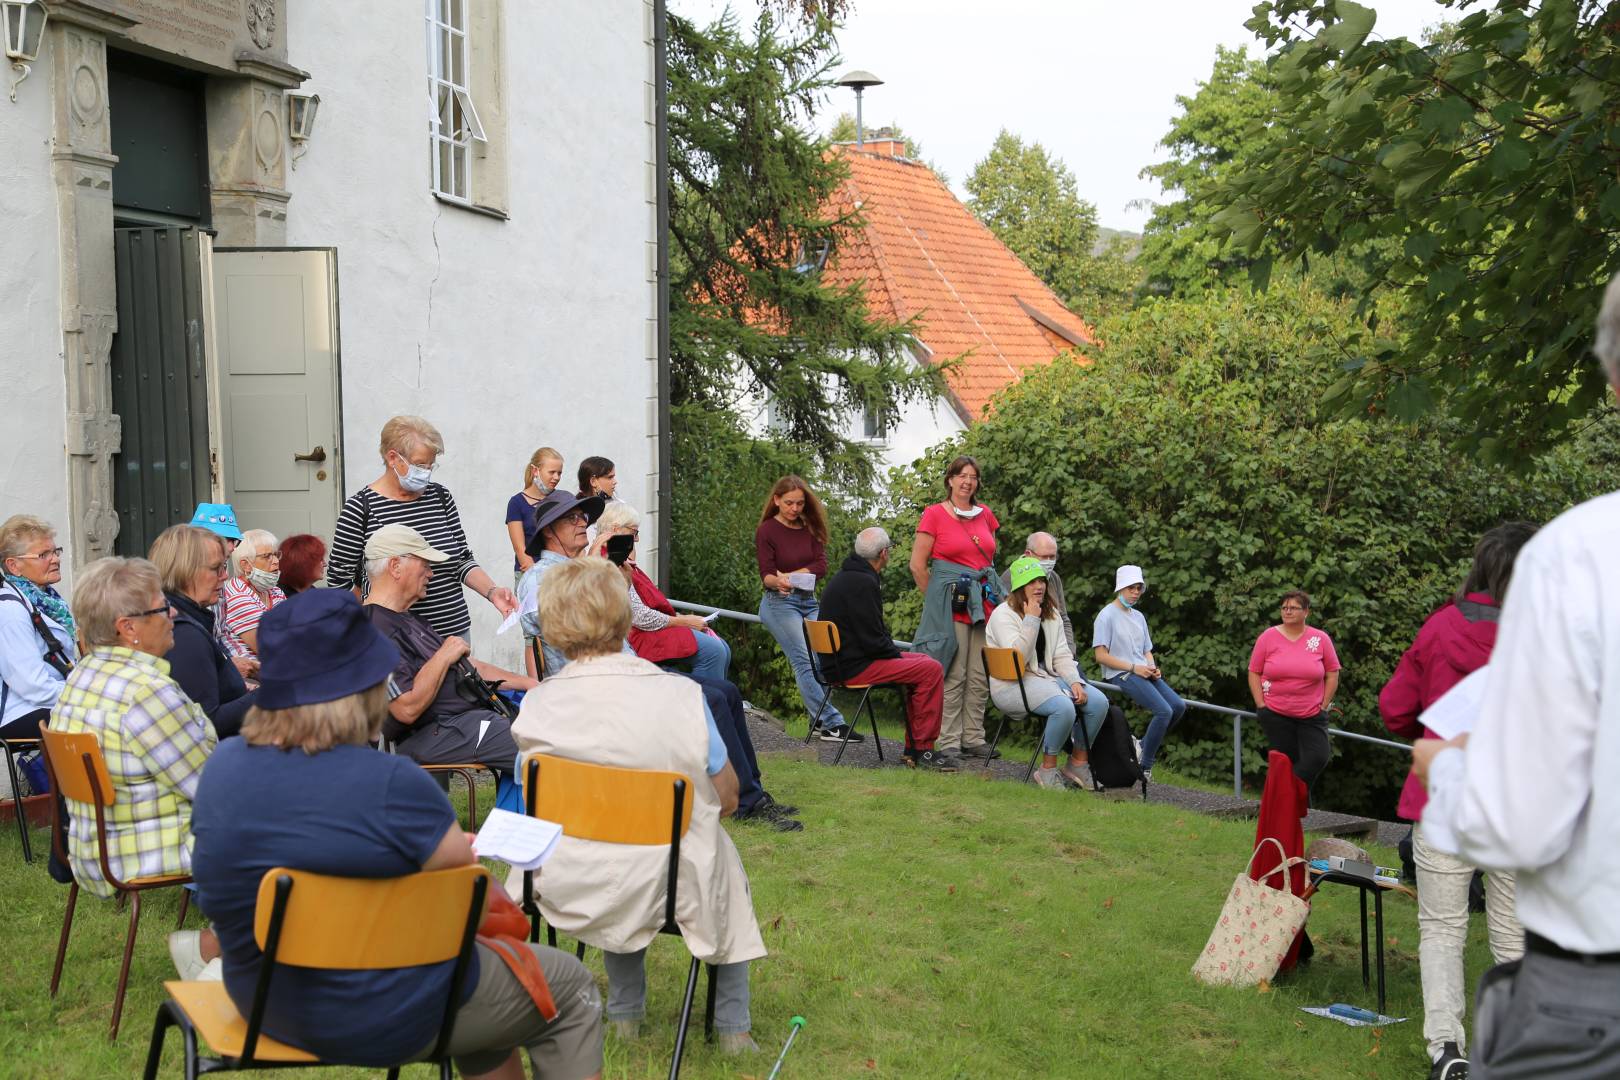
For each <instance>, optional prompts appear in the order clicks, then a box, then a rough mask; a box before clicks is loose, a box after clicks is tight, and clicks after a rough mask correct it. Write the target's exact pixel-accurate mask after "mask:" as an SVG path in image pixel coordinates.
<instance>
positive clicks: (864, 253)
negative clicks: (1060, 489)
mask: <svg viewBox="0 0 1620 1080" xmlns="http://www.w3.org/2000/svg"><path fill="white" fill-rule="evenodd" d="M900 145H901V144H897V143H893V142H890V141H888V140H875V141H874V140H869V141H868V142H867V144H866V146H865V148H864V149H862V150H857V149H856V148H855V147H854V145H852V144H838V145H836V146H834V147H833V152H834V153H836V154H838V155H840V156H841V157H842V158H843V159H844V160H845V161H846V162H847V163H848V164H849V170H850V176H849V179H848V180H846V181H845V182H844V185H843V187H842V189H841V190H840V192H839V194H838V196H837V197H836V202H837V203H838V204H839V205H837V206H836V207H834V209H837V210H839V211H840V212H844V211H847V210H848V209H851V208H854V209H858V210H859V212H860V215H861V217H862V219H863V223H862V225H861V227H860V228H859V229H854V230H850V231H849V232H848V233H847V234H846V235H845V236H844V237H842V238H841V239H840V242H839V244H838V246H837V247H836V249H835V250H834V252H833V253H832V255H831V256H830V257H829V258H828V260H827V267H826V269H825V270H824V271H823V277H824V279H825V280H826V281H827V282H828V283H830V284H836V285H843V284H848V283H850V282H864V283H865V287H866V297H867V303H868V305H869V306H870V307H871V309H872V312H873V314H875V315H879V316H883V317H886V318H890V319H894V320H895V321H901V322H903V321H904V320H906V319H909V318H911V317H913V316H916V318H917V322H918V326H919V332H918V337H919V338H920V339H921V341H922V343H923V344H924V345H926V346H927V347H928V348H929V349H930V350H932V353H933V356H932V357H931V359H932V360H933V361H934V362H936V363H938V362H943V361H945V360H950V359H953V358H960V359H959V360H958V362H957V364H956V366H955V367H954V368H952V369H950V370H948V371H947V372H946V376H945V379H946V383H947V384H948V386H949V389H950V393H951V396H952V398H954V399H955V400H954V402H953V404H954V405H955V406H956V408H957V412H958V413H960V414H961V415H962V418H963V420H964V421H966V422H971V421H972V420H974V419H976V418H977V417H978V416H979V415H980V413H981V412H982V411H983V410H984V407H985V406H986V405H987V404H989V402H990V399H991V398H992V397H994V396H995V394H996V393H997V392H998V391H1000V390H1001V389H1002V388H1003V387H1005V386H1007V385H1008V384H1009V383H1012V382H1015V381H1017V379H1018V378H1019V377H1020V376H1021V375H1022V374H1023V372H1024V370H1025V369H1027V368H1030V367H1034V366H1037V365H1040V364H1046V363H1050V362H1051V361H1052V360H1053V359H1054V358H1055V357H1057V356H1058V355H1059V354H1060V353H1063V352H1066V351H1068V350H1069V349H1072V348H1074V347H1075V346H1077V345H1080V344H1093V343H1095V341H1096V334H1095V332H1094V331H1093V330H1092V328H1091V327H1090V326H1088V325H1087V324H1086V322H1085V320H1083V319H1081V318H1080V317H1079V316H1078V315H1076V314H1075V313H1074V312H1072V311H1070V310H1069V309H1068V308H1066V307H1064V306H1063V303H1062V301H1060V300H1059V299H1058V298H1057V295H1056V294H1055V293H1053V292H1052V290H1051V289H1049V288H1047V287H1046V284H1045V283H1044V282H1042V281H1041V279H1040V278H1038V277H1036V276H1035V274H1034V272H1033V271H1032V270H1030V269H1029V267H1027V266H1025V265H1024V264H1023V263H1022V262H1020V261H1019V259H1018V256H1016V255H1014V254H1013V253H1012V251H1011V250H1010V249H1008V247H1007V245H1005V244H1003V243H1002V242H1001V241H1000V240H998V239H997V238H996V236H995V234H994V233H992V232H991V231H990V230H989V229H988V228H986V227H985V226H984V225H983V224H981V223H980V222H979V220H978V219H977V218H975V217H974V216H973V214H972V213H971V212H969V210H968V208H967V207H966V206H964V205H962V203H961V201H960V200H958V199H957V198H956V196H955V195H953V194H951V191H950V189H949V188H947V187H946V186H945V185H944V184H942V183H941V182H940V180H939V178H938V177H937V176H935V175H934V172H933V170H932V169H930V168H928V167H927V166H926V165H923V164H921V163H919V162H915V161H909V160H906V159H904V158H900V157H896V156H894V155H895V154H896V153H897V152H899V149H900Z"/></svg>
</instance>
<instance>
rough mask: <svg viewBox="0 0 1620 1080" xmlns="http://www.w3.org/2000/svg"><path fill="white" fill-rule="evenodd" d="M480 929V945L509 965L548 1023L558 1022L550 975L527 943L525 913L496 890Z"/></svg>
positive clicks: (501, 892) (500, 891) (492, 894)
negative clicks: (542, 967)
mask: <svg viewBox="0 0 1620 1080" xmlns="http://www.w3.org/2000/svg"><path fill="white" fill-rule="evenodd" d="M478 929H479V931H480V933H479V935H478V943H479V944H480V945H483V946H484V947H486V948H488V949H490V950H492V951H493V952H494V953H495V955H497V956H499V957H500V958H501V959H502V960H503V961H505V963H506V966H507V967H508V968H509V969H511V972H512V974H513V976H514V977H516V979H517V981H518V982H520V983H522V984H523V989H525V990H527V991H528V992H529V997H530V998H531V999H532V1000H533V1001H534V1005H535V1008H537V1009H539V1010H540V1016H541V1018H542V1019H544V1020H546V1021H548V1022H549V1021H552V1020H555V1019H557V1003H556V1002H555V1001H554V1000H552V997H551V987H550V986H548V985H546V973H545V971H544V970H542V969H541V967H540V959H539V957H537V956H535V955H534V950H533V949H531V948H529V945H528V942H527V941H525V940H524V936H525V935H526V934H527V933H528V929H529V927H528V920H526V919H525V918H524V917H523V910H522V909H521V908H519V907H518V906H517V905H516V904H515V903H513V902H512V898H511V897H510V896H507V895H506V893H505V892H504V891H502V890H500V889H495V890H493V891H492V892H491V893H490V899H489V911H488V912H487V913H485V915H484V921H483V922H482V923H480V924H479V925H478ZM514 931H515V932H514Z"/></svg>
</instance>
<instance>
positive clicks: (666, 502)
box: [653, 0, 674, 593]
mask: <svg viewBox="0 0 1620 1080" xmlns="http://www.w3.org/2000/svg"><path fill="white" fill-rule="evenodd" d="M653 112H654V114H655V116H654V124H655V128H654V130H655V136H654V138H655V141H656V142H657V144H658V145H657V147H656V149H655V151H654V155H653V156H654V160H655V163H656V164H655V167H656V169H657V170H658V178H657V181H656V185H655V186H656V190H657V202H658V587H659V588H660V589H662V590H663V591H664V592H666V593H667V592H668V591H669V568H670V562H671V560H672V557H673V554H674V553H673V551H672V550H671V543H670V541H671V537H672V536H673V535H674V529H673V527H672V525H673V523H672V522H671V521H670V501H671V500H670V489H671V486H672V485H671V475H670V474H671V469H672V468H673V465H674V463H673V462H672V461H671V460H670V459H671V456H672V439H671V438H670V430H669V425H670V410H669V10H668V8H667V6H666V0H653Z"/></svg>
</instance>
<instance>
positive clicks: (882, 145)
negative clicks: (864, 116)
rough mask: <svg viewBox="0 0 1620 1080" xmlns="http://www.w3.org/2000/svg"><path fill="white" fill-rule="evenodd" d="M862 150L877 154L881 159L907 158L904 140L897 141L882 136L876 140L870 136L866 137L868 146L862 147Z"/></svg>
mask: <svg viewBox="0 0 1620 1080" xmlns="http://www.w3.org/2000/svg"><path fill="white" fill-rule="evenodd" d="M860 149H862V150H864V151H866V152H867V153H868V154H876V155H878V156H879V157H897V158H903V157H905V156H906V141H905V140H904V139H896V138H893V137H889V136H882V135H880V136H878V137H876V138H874V137H872V136H870V135H868V136H867V137H866V145H864V146H862V147H861V148H860Z"/></svg>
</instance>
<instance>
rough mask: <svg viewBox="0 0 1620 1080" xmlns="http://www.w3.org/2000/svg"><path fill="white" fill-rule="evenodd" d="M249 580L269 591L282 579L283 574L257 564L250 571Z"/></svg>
mask: <svg viewBox="0 0 1620 1080" xmlns="http://www.w3.org/2000/svg"><path fill="white" fill-rule="evenodd" d="M248 580H249V581H251V582H252V583H253V584H254V585H255V586H256V587H257V588H260V589H264V590H266V591H269V590H270V589H273V588H275V587H276V585H277V584H278V583H279V582H280V581H281V574H279V573H278V572H276V571H275V570H260V569H259V568H258V567H257V566H255V567H253V568H252V569H251V570H249V571H248Z"/></svg>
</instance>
